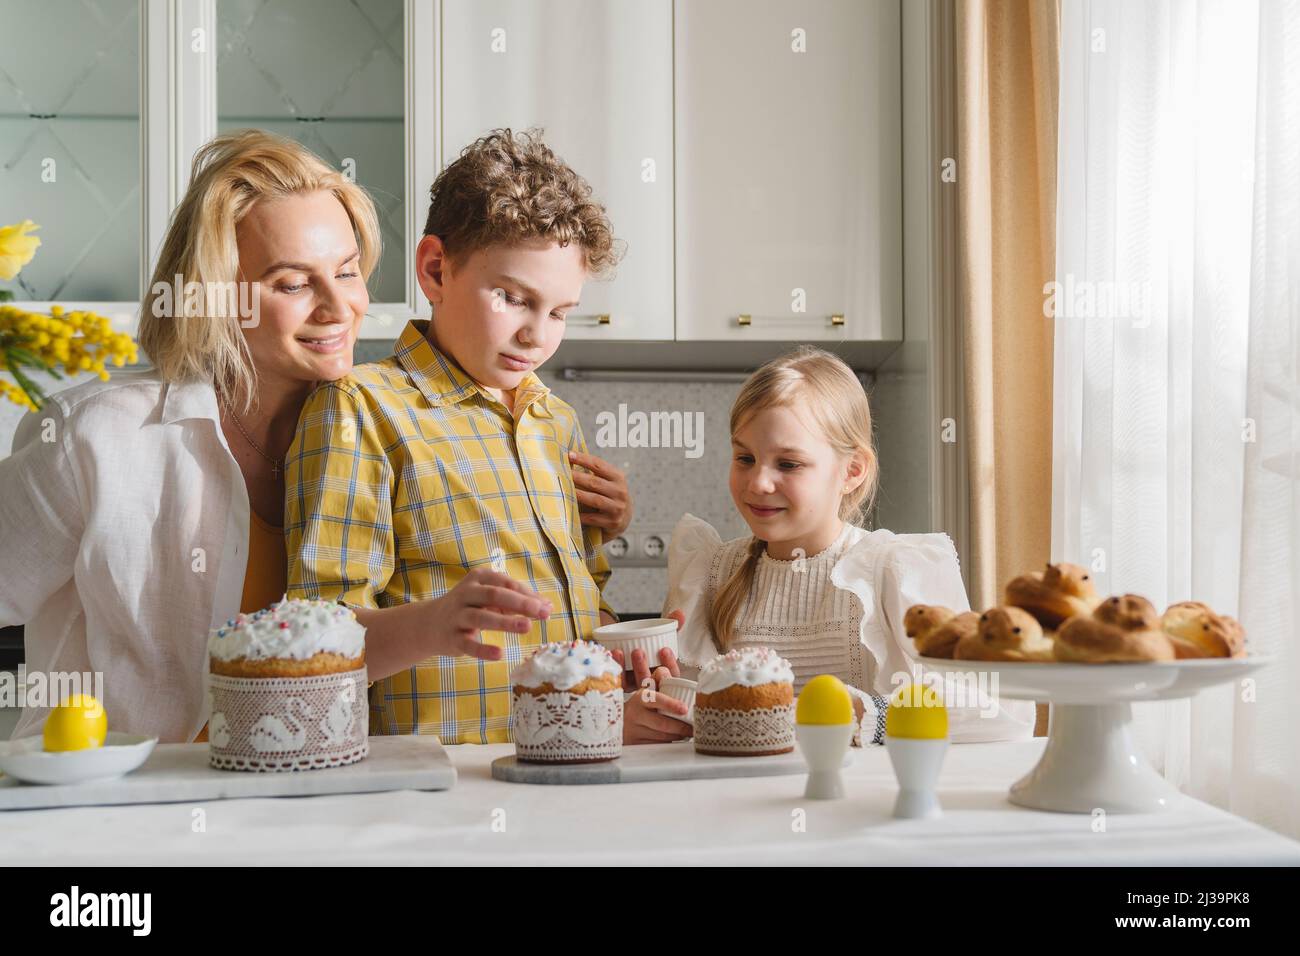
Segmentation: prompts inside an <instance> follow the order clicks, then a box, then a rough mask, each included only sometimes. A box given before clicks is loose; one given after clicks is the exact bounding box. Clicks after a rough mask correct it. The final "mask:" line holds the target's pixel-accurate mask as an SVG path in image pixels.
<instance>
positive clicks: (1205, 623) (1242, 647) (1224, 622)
mask: <svg viewBox="0 0 1300 956" xmlns="http://www.w3.org/2000/svg"><path fill="white" fill-rule="evenodd" d="M1160 627H1161V629H1162V630H1163V631H1164V632H1165V634H1166V635H1168V637H1169V640H1170V642H1171V643H1172V644H1173V645H1174V655H1175V656H1176V657H1178V658H1179V659H1184V658H1191V657H1245V656H1246V632H1245V631H1244V630H1243V629H1242V627H1241V624H1240V623H1238V621H1237V619H1236V618H1232V617H1229V616H1228V615H1226V614H1216V613H1214V611H1213V609H1211V608H1210V606H1209V605H1208V604H1204V603H1202V602H1200V601H1179V602H1178V603H1177V604H1171V605H1169V607H1168V609H1166V611H1165V613H1164V614H1163V615H1162V616H1161V618H1160Z"/></svg>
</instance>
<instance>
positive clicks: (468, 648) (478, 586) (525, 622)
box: [408, 568, 551, 661]
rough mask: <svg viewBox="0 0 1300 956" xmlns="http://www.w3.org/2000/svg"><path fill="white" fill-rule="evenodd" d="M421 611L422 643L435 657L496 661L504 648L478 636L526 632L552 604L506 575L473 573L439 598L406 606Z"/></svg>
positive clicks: (487, 571)
mask: <svg viewBox="0 0 1300 956" xmlns="http://www.w3.org/2000/svg"><path fill="white" fill-rule="evenodd" d="M408 606H410V607H419V608H421V610H422V612H423V613H422V614H421V615H420V616H421V618H422V620H421V621H420V624H421V626H422V628H423V629H424V635H423V641H422V643H424V644H425V645H426V646H427V647H428V648H429V650H430V651H431V652H432V653H434V654H445V655H447V656H448V657H456V656H457V655H460V654H467V655H468V656H470V657H476V658H478V659H479V660H481V661H499V660H500V659H501V655H502V654H503V653H504V651H503V649H502V648H500V647H497V646H495V645H493V644H484V643H483V642H482V641H481V640H480V639H479V632H480V631H513V632H514V633H516V634H524V633H526V632H527V631H528V630H529V629H530V628H531V627H532V626H533V625H532V621H540V620H542V619H544V618H547V617H550V615H551V603H550V602H549V601H547V600H546V599H545V598H543V597H542V596H541V595H539V594H537V593H536V592H535V591H532V590H530V589H529V588H527V587H525V586H524V585H522V584H520V583H519V582H518V581H515V580H514V579H513V578H510V577H508V576H507V575H504V574H500V573H498V572H496V571H492V570H490V569H488V568H475V569H474V570H472V571H470V572H469V574H467V575H465V577H463V578H461V580H460V582H459V583H458V584H457V585H456V586H455V587H454V588H452V589H451V590H450V591H448V592H447V593H446V594H444V595H443V596H442V597H440V598H435V599H434V600H432V601H421V602H420V603H419V604H415V605H408Z"/></svg>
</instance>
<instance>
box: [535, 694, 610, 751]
mask: <svg viewBox="0 0 1300 956" xmlns="http://www.w3.org/2000/svg"><path fill="white" fill-rule="evenodd" d="M513 699H514V708H513V714H512V719H513V728H512V731H513V734H514V739H515V755H516V756H517V757H518V758H519V759H520V760H529V761H538V762H545V763H576V762H582V761H590V760H612V759H614V758H615V757H617V756H619V755H620V754H621V753H622V752H623V692H622V691H621V690H611V691H604V692H602V691H598V690H589V691H587V693H585V694H581V695H578V694H569V693H566V692H564V691H555V692H553V693H549V694H521V693H519V692H518V691H516V692H514V694H513Z"/></svg>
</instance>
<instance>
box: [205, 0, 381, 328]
mask: <svg viewBox="0 0 1300 956" xmlns="http://www.w3.org/2000/svg"><path fill="white" fill-rule="evenodd" d="M217 35H218V57H217V128H218V130H219V131H220V132H226V131H227V130H232V129H242V128H247V127H256V128H259V129H265V130H268V131H270V132H273V133H278V134H280V135H282V136H286V137H289V138H291V139H295V140H297V141H298V142H300V143H302V144H303V145H304V146H306V147H307V148H308V149H310V150H312V151H313V152H314V153H316V154H317V155H318V156H320V158H321V159H322V160H324V161H325V162H326V163H328V164H329V165H331V166H333V167H334V168H336V169H339V170H342V171H343V172H345V173H346V174H347V175H349V176H351V177H352V178H353V179H354V180H355V181H356V182H357V183H358V184H360V185H361V186H363V187H364V188H365V189H366V191H367V192H369V194H370V197H371V198H372V199H373V200H374V202H375V206H376V208H377V209H378V212H379V222H380V229H381V232H382V234H383V242H384V250H383V255H382V257H381V258H380V262H379V268H378V270H377V271H376V273H375V274H374V275H373V276H372V277H371V280H370V297H371V300H372V301H373V302H376V303H380V302H387V303H396V302H403V301H405V299H406V258H407V252H406V213H405V203H406V198H407V197H406V185H405V183H406V167H405V158H406V148H405V112H404V110H405V106H404V92H405V78H404V70H403V67H404V24H403V3H402V0H217Z"/></svg>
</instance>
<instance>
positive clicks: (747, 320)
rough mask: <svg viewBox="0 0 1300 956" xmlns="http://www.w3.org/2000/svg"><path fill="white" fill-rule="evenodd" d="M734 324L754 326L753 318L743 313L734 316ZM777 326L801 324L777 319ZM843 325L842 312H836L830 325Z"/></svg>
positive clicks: (746, 326)
mask: <svg viewBox="0 0 1300 956" xmlns="http://www.w3.org/2000/svg"><path fill="white" fill-rule="evenodd" d="M736 324H737V325H739V326H742V327H745V328H748V327H749V326H751V325H753V324H754V317H753V315H750V314H749V313H744V314H742V315H738V316H736ZM777 324H780V325H790V324H803V323H798V322H796V323H790V322H783V321H781V320H779V319H778V320H777ZM843 324H844V314H843V313H842V312H836V313H835V314H834V315H832V316H831V325H836V326H839V325H843Z"/></svg>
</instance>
